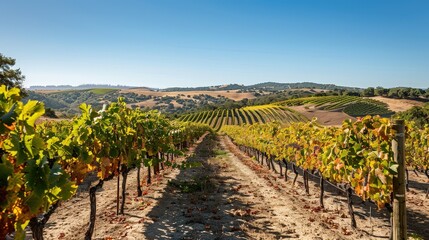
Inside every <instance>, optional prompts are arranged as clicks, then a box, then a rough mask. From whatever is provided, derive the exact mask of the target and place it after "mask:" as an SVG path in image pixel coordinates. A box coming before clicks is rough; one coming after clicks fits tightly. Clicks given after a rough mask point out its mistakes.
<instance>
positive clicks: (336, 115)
mask: <svg viewBox="0 0 429 240" xmlns="http://www.w3.org/2000/svg"><path fill="white" fill-rule="evenodd" d="M289 108H291V109H293V110H295V111H297V112H299V113H301V114H302V115H304V116H306V117H307V118H308V119H313V118H314V117H316V118H317V121H318V122H319V123H320V124H322V125H325V126H341V125H342V124H343V121H344V120H346V119H353V120H354V119H356V118H354V117H352V116H349V115H347V114H345V113H343V112H339V111H338V112H335V111H325V110H320V109H316V108H314V106H310V105H305V106H291V107H289Z"/></svg>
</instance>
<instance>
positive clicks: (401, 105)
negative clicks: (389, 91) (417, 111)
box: [370, 96, 424, 112]
mask: <svg viewBox="0 0 429 240" xmlns="http://www.w3.org/2000/svg"><path fill="white" fill-rule="evenodd" d="M370 98H371V99H375V100H378V101H380V102H384V103H386V104H387V105H388V106H389V109H390V110H392V111H395V112H402V111H406V110H408V109H410V108H412V107H414V106H423V104H424V103H423V102H419V101H416V100H410V99H393V98H385V97H380V96H377V97H370Z"/></svg>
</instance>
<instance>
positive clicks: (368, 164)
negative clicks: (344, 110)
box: [221, 116, 429, 227]
mask: <svg viewBox="0 0 429 240" xmlns="http://www.w3.org/2000/svg"><path fill="white" fill-rule="evenodd" d="M428 129H429V126H426V127H425V128H424V129H418V128H415V127H414V126H413V123H408V125H407V127H406V132H405V136H406V139H407V140H406V142H405V149H404V150H405V152H404V154H405V153H406V154H405V155H404V156H405V159H404V160H405V162H406V164H407V166H408V167H409V168H410V169H414V170H420V172H424V173H425V174H426V176H427V177H428V178H429V147H428V144H427V141H428V138H429V134H428ZM221 131H222V132H225V133H226V134H227V135H228V136H229V137H231V139H232V140H233V141H234V142H235V143H236V144H237V145H238V146H240V147H241V149H242V150H243V151H244V152H246V153H247V154H249V155H250V156H254V157H255V159H256V160H257V161H258V162H260V163H261V164H263V162H264V160H265V165H267V167H268V168H269V169H273V170H275V169H276V167H275V165H279V168H280V175H281V176H283V170H282V168H285V171H284V177H285V179H286V180H287V178H288V177H287V176H288V175H287V169H288V166H289V168H291V169H292V170H293V173H295V174H296V175H295V177H294V180H293V185H294V184H295V181H296V179H297V177H298V172H297V168H300V169H302V171H303V178H304V180H303V181H304V187H305V189H306V192H307V193H309V185H308V178H309V175H315V174H316V175H318V176H319V177H320V206H321V207H324V203H323V194H324V187H323V186H324V184H323V183H324V181H327V182H329V183H331V184H332V185H335V186H338V188H339V189H341V190H343V191H344V192H346V193H347V196H348V202H349V214H350V216H351V225H352V226H353V227H356V220H355V217H354V212H353V207H352V201H351V196H352V195H353V194H354V195H356V196H358V197H360V198H361V199H362V200H363V201H369V202H373V203H375V204H376V205H377V206H378V208H379V209H382V208H387V209H388V210H389V211H392V202H394V199H393V197H392V196H394V195H395V193H394V192H393V187H394V185H395V184H394V181H395V180H394V179H395V178H398V176H401V174H402V177H404V173H401V172H400V171H398V166H399V165H398V162H396V161H395V160H394V155H396V154H397V153H395V152H394V149H393V145H392V144H391V143H392V142H393V141H394V139H395V136H397V131H398V129H397V128H395V126H394V125H393V123H392V122H390V121H389V120H388V119H383V118H380V117H371V116H367V117H364V118H362V119H359V120H358V121H355V122H352V121H351V120H346V121H344V123H343V125H342V127H341V128H337V127H320V126H319V125H317V124H315V123H314V122H308V123H294V124H291V125H290V126H287V127H282V126H280V125H278V124H275V123H274V124H273V123H272V124H254V125H251V126H224V127H223V128H222V129H221ZM275 162H276V164H274V163H275ZM276 171H277V170H276ZM406 172H407V174H406V175H407V177H408V170H406ZM399 178H400V177H399ZM407 182H408V181H407ZM396 184H398V183H396ZM403 186H404V190H405V185H403ZM407 188H408V183H407ZM426 192H429V189H427V190H426ZM396 194H398V193H396ZM401 194H402V195H404V194H405V192H402V193H401ZM398 195H399V194H398ZM426 197H427V194H426ZM402 201H405V200H404V199H402ZM404 204H405V203H404Z"/></svg>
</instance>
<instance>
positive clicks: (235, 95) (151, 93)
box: [120, 88, 255, 101]
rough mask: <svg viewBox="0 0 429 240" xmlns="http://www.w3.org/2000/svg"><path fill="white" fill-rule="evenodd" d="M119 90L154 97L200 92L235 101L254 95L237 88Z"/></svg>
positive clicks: (197, 93) (194, 94) (193, 94)
mask: <svg viewBox="0 0 429 240" xmlns="http://www.w3.org/2000/svg"><path fill="white" fill-rule="evenodd" d="M120 92H123V93H129V92H131V93H137V94H142V95H147V96H156V97H163V96H170V97H176V96H179V95H185V96H181V98H188V97H187V96H188V95H190V96H191V98H192V97H193V96H196V95H200V94H206V95H209V96H212V97H218V95H220V96H224V97H226V98H229V99H232V100H235V101H240V100H242V99H244V98H247V99H252V98H255V96H254V95H253V94H252V93H238V92H237V90H231V91H177V92H164V91H152V90H148V89H146V88H130V89H122V90H121V91H120Z"/></svg>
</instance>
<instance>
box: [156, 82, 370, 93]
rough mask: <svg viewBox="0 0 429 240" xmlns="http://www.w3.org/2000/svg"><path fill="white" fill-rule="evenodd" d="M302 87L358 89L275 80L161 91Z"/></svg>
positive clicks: (355, 89) (269, 89)
mask: <svg viewBox="0 0 429 240" xmlns="http://www.w3.org/2000/svg"><path fill="white" fill-rule="evenodd" d="M303 88H313V89H323V90H353V91H359V90H362V89H360V88H354V87H345V86H337V85H335V84H321V83H312V82H300V83H276V82H265V83H258V84H253V85H248V86H245V85H239V84H227V85H218V86H210V87H195V88H191V87H187V88H181V87H175V88H166V89H163V90H162V91H219V90H242V91H249V90H262V91H270V92H271V91H282V90H287V89H303Z"/></svg>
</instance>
